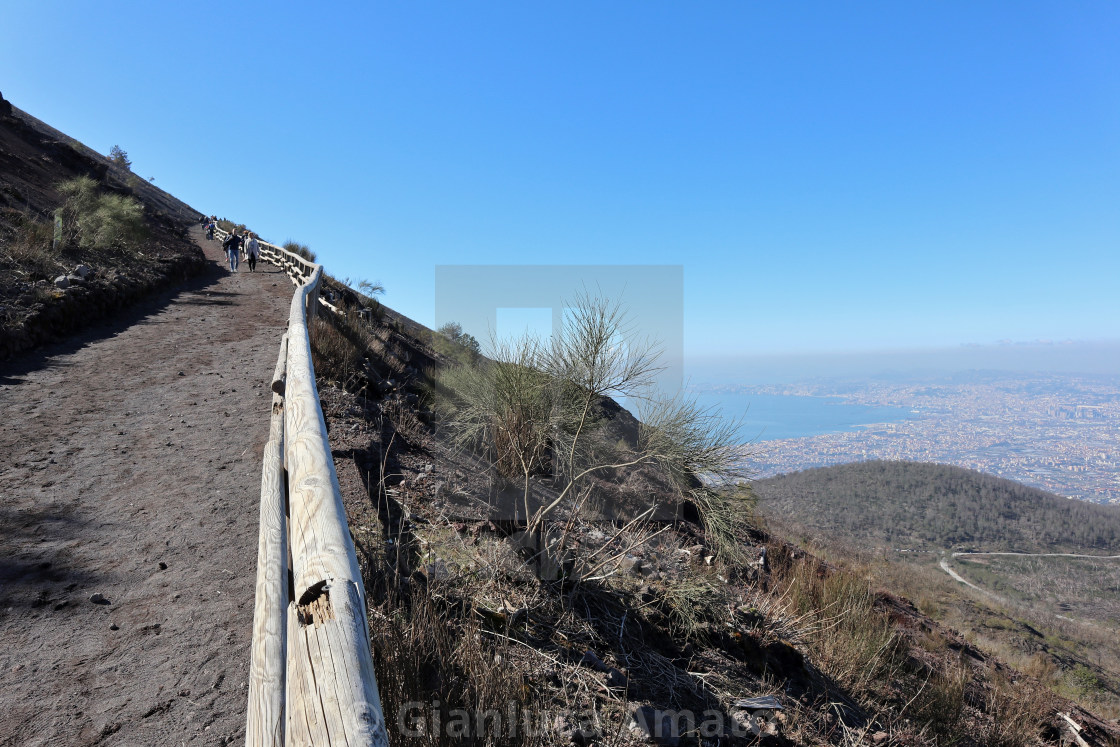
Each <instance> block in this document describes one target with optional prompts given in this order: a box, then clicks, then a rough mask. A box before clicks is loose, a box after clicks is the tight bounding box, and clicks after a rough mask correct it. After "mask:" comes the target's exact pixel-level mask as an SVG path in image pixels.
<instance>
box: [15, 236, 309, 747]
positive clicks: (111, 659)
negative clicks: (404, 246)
mask: <svg viewBox="0 0 1120 747" xmlns="http://www.w3.org/2000/svg"><path fill="white" fill-rule="evenodd" d="M196 238H197V232H196ZM201 243H202V244H203V245H204V249H205V253H206V257H207V264H208V267H207V269H206V271H205V272H204V274H203V275H201V276H200V277H199V278H197V279H196V280H193V281H190V283H189V284H187V285H184V286H180V287H179V288H176V289H173V290H170V291H168V292H166V293H164V294H163V295H162V296H159V297H157V298H154V299H152V300H151V301H149V302H148V303H146V304H145V305H143V306H142V307H140V308H138V309H137V310H135V311H133V312H131V313H130V315H129V317H128V318H127V319H123V320H118V322H116V323H115V324H113V325H111V326H101V327H97V328H94V329H92V330H90V331H88V332H87V333H85V334H84V335H82V336H80V337H77V338H74V339H72V340H70V341H68V342H66V343H63V344H59V345H55V346H53V347H48V348H45V349H43V350H42V351H40V352H38V353H36V354H35V355H33V356H29V357H25V358H23V359H21V360H17V361H14V362H8V363H4V364H0V411H2V412H3V413H4V418H3V419H2V421H0V457H2V458H0V483H2V484H3V485H4V486H5V490H4V493H5V501H4V506H3V507H2V508H0V514H2V515H0V672H2V673H3V677H2V678H0V712H2V713H3V714H4V717H3V718H2V719H0V745H21V746H22V745H47V744H50V745H55V744H66V745H92V744H121V745H125V744H127V745H138V744H169V745H171V744H174V745H179V744H231V743H234V742H239V741H242V740H243V739H244V717H245V701H246V689H245V687H246V679H247V674H248V667H249V643H250V637H251V620H252V609H253V584H254V576H255V559H256V541H257V537H256V535H257V505H258V500H259V491H260V455H261V452H262V449H263V446H264V441H265V439H266V438H267V434H268V420H269V412H270V403H271V399H270V395H269V391H268V384H267V381H268V379H269V377H270V376H271V373H272V369H273V366H274V365H275V361H276V355H277V352H278V349H279V341H280V335H281V333H282V330H283V326H284V322H285V320H286V318H287V310H288V306H289V303H290V300H291V293H292V286H291V284H290V282H289V281H288V279H287V278H286V277H285V276H284V275H283V274H282V273H280V272H279V271H278V270H276V269H275V268H273V267H271V266H269V265H264V266H263V270H264V271H263V272H259V273H255V274H251V273H248V272H241V273H238V274H236V275H233V274H230V273H228V272H227V271H226V270H225V269H223V268H222V265H221V263H220V261H219V259H220V252H219V248H218V245H217V242H205V241H203V242H201ZM91 600H93V601H91Z"/></svg>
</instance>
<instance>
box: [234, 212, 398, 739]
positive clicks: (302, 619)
mask: <svg viewBox="0 0 1120 747" xmlns="http://www.w3.org/2000/svg"><path fill="white" fill-rule="evenodd" d="M217 234H218V237H219V238H220V239H224V238H225V235H226V234H225V232H224V231H220V230H219V231H218V232H217ZM260 244H261V249H262V251H261V258H262V259H264V260H265V261H267V262H270V263H272V264H275V265H277V266H279V267H281V268H283V269H284V271H285V272H286V273H287V274H288V276H289V277H290V278H291V279H292V282H293V283H295V285H296V291H295V295H294V296H293V298H292V306H291V312H290V314H289V317H288V331H287V333H286V334H285V335H284V337H283V339H282V341H281V344H280V355H279V359H278V360H277V363H276V370H275V372H274V374H273V378H272V392H273V397H272V420H271V424H270V427H269V440H268V443H267V444H266V445H265V449H264V467H263V470H262V479H261V504H260V540H259V543H258V548H257V585H256V602H255V607H254V613H253V645H252V659H251V662H250V666H249V709H248V717H247V721H246V729H245V743H246V745H249V746H250V747H257V746H258V745H276V746H280V745H301V746H302V745H340V744H345V745H386V744H387V743H388V737H387V734H386V732H385V719H384V716H383V715H382V712H381V699H380V697H379V695H378V692H377V681H376V679H375V676H374V671H373V660H372V657H371V653H370V652H371V646H370V638H369V626H368V623H367V620H366V600H365V587H364V586H363V584H362V575H361V571H360V569H359V567H358V560H357V557H356V555H355V554H354V543H353V541H352V540H351V538H350V531H349V529H348V527H347V524H346V510H345V509H344V507H343V505H342V494H341V490H340V488H339V484H338V476H337V475H336V474H335V470H334V461H333V459H332V458H331V451H330V445H329V443H328V441H327V428H326V423H325V421H324V420H323V413H322V410H321V409H320V407H319V393H318V390H317V389H316V387H315V371H314V368H313V367H312V365H311V342H310V340H309V338H308V319H310V318H313V317H314V315H315V311H316V309H317V307H318V306H319V305H320V304H323V305H326V306H327V307H328V308H332V310H333V307H330V305H329V304H326V303H325V302H323V301H321V299H319V294H318V291H319V283H320V281H321V279H322V276H323V268H322V266H320V265H317V264H315V263H314V262H309V261H307V260H305V259H304V258H302V257H300V256H298V255H296V254H293V253H291V252H288V251H285V250H284V249H282V248H280V247H278V246H275V245H273V244H268V243H267V242H260Z"/></svg>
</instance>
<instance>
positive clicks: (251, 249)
mask: <svg viewBox="0 0 1120 747" xmlns="http://www.w3.org/2000/svg"><path fill="white" fill-rule="evenodd" d="M247 235H248V237H249V240H248V241H246V242H245V258H246V259H247V260H249V272H256V271H257V257H259V256H261V245H260V244H258V243H257V235H256V234H255V233H253V232H252V231H249V233H248V234H247Z"/></svg>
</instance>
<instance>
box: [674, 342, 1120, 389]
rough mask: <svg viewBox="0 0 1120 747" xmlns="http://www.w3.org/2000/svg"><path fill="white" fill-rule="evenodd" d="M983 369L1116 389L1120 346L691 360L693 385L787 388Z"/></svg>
mask: <svg viewBox="0 0 1120 747" xmlns="http://www.w3.org/2000/svg"><path fill="white" fill-rule="evenodd" d="M986 371H1000V372H1017V373H1032V374H1039V373H1045V374H1084V375H1091V376H1110V377H1114V378H1116V380H1117V386H1118V387H1120V343H1079V342H1064V343H1037V342H1035V343H1028V342H1023V343H1007V344H1003V345H962V346H957V347H953V348H940V349H927V350H894V351H875V352H860V353H836V354H817V355H774V356H695V357H693V358H691V359H690V360H689V365H688V366H687V367H686V375H687V376H688V377H689V381H690V383H691V384H692V385H693V386H699V387H705V386H710V385H715V386H726V385H746V386H750V385H764V384H789V383H793V382H804V381H809V380H815V379H845V378H875V377H883V378H914V379H931V378H937V377H943V376H946V375H957V374H961V373H977V372H986Z"/></svg>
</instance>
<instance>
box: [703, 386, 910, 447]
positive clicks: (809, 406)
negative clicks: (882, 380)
mask: <svg viewBox="0 0 1120 747" xmlns="http://www.w3.org/2000/svg"><path fill="white" fill-rule="evenodd" d="M694 394H695V397H696V400H697V402H698V403H699V404H700V405H701V406H702V407H705V408H710V409H712V410H718V411H719V412H720V413H721V415H722V416H723V418H724V419H726V420H727V421H728V422H732V423H737V424H738V425H737V428H736V432H737V434H738V436H739V438H740V439H741V442H742V443H745V444H746V443H756V442H758V441H777V440H780V439H786V438H804V437H806V436H820V435H823V434H825V433H838V432H841V431H852V430H858V429H859V428H861V427H862V426H867V425H873V424H876V423H894V422H901V421H903V420H907V419H909V418H913V417H916V416H915V413H914V412H913V411H912V410H910V409H908V408H903V407H879V406H872V405H861V404H856V403H853V402H849V401H846V400H845V399H844V398H843V397H808V396H798V395H785V394H752V393H747V392H696V393H694Z"/></svg>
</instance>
